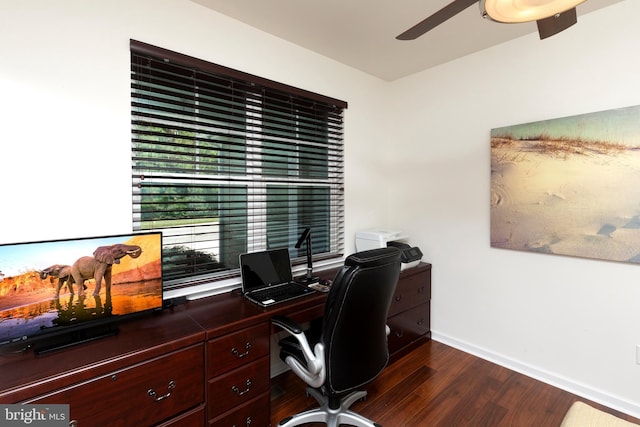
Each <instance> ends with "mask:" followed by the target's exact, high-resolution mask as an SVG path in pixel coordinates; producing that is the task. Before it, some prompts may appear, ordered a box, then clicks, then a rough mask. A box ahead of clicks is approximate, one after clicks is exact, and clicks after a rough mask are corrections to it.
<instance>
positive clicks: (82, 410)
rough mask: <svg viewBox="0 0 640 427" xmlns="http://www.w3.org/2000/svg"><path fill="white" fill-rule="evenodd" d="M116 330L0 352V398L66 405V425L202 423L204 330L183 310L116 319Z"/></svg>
mask: <svg viewBox="0 0 640 427" xmlns="http://www.w3.org/2000/svg"><path fill="white" fill-rule="evenodd" d="M119 329H120V333H119V334H118V335H116V336H112V337H108V338H104V339H100V340H96V341H93V342H90V343H85V344H80V345H78V346H74V347H70V348H66V349H62V350H59V351H55V352H52V353H48V354H46V355H40V356H36V355H35V354H34V353H33V352H25V353H21V354H15V355H12V356H8V357H2V358H0V402H1V403H34V404H47V403H52V404H54V403H57V404H69V411H70V414H69V415H70V422H69V425H70V426H77V427H87V426H89V427H93V426H107V425H108V426H127V427H128V426H136V427H138V426H140V427H144V426H162V427H173V426H186V425H188V426H203V425H205V377H204V373H205V342H204V338H205V333H204V330H203V329H202V327H201V326H200V325H198V324H197V323H196V322H194V321H193V319H191V318H190V317H189V316H187V315H186V314H185V313H184V312H182V313H181V312H172V311H171V310H166V311H164V312H163V313H157V314H153V315H150V316H148V317H144V318H140V319H135V320H130V321H127V322H122V323H121V324H120V325H119Z"/></svg>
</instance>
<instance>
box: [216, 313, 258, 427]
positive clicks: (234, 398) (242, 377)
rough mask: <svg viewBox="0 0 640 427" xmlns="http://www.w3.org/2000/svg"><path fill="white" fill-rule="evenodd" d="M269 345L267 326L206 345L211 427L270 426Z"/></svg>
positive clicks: (243, 330)
mask: <svg viewBox="0 0 640 427" xmlns="http://www.w3.org/2000/svg"><path fill="white" fill-rule="evenodd" d="M269 343H270V325H269V323H268V322H262V323H260V324H258V325H255V326H251V327H248V328H244V329H241V330H239V331H235V332H232V333H230V334H226V335H223V336H221V337H216V338H213V339H210V340H209V341H208V342H207V410H208V420H209V424H210V425H221V426H222V425H229V426H232V425H236V426H244V425H252V426H265V427H266V426H267V425H268V424H269V414H270V412H269V403H268V402H269ZM265 402H267V403H266V405H265V404H264V403H265Z"/></svg>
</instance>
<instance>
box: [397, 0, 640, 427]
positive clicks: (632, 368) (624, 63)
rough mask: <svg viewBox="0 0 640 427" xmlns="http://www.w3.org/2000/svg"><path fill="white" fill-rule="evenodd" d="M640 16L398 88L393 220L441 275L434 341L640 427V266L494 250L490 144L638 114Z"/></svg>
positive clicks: (508, 49) (613, 16) (581, 29)
mask: <svg viewBox="0 0 640 427" xmlns="http://www.w3.org/2000/svg"><path fill="white" fill-rule="evenodd" d="M638 16H640V2H637V1H631V0H628V1H624V2H622V3H619V4H616V5H613V6H610V7H608V8H606V9H604V10H600V11H598V12H594V13H591V14H589V15H586V16H582V17H580V18H579V22H578V24H577V25H576V26H574V27H572V28H571V29H569V30H567V31H565V32H564V33H561V34H558V35H557V36H555V37H552V38H550V39H546V40H544V41H540V40H539V39H538V37H537V35H536V34H532V35H530V36H526V37H523V38H520V39H518V40H515V41H512V42H508V43H505V44H503V45H500V46H497V47H494V48H491V49H489V50H486V51H483V52H480V53H477V54H474V55H470V56H468V57H465V58H462V59H460V60H457V61H454V62H451V63H448V64H445V65H443V66H440V67H438V68H435V69H431V70H427V71H425V72H422V73H419V74H416V75H413V76H409V77H407V78H404V79H402V80H399V81H396V82H394V83H392V84H391V86H392V88H393V91H392V96H393V99H394V102H395V103H396V104H397V105H395V106H394V108H395V109H396V111H397V113H398V117H402V118H403V120H404V121H406V122H407V123H408V124H409V125H407V123H405V124H404V126H402V127H399V126H396V127H394V128H393V130H394V131H395V132H396V135H397V137H396V140H397V143H401V144H402V146H403V150H402V151H401V152H398V150H396V149H394V150H389V154H390V155H392V154H394V153H395V154H397V155H396V156H395V159H394V163H395V165H396V167H397V169H398V170H402V171H403V174H400V175H396V176H395V186H396V188H397V191H396V192H394V193H393V194H392V198H391V200H390V203H389V206H393V207H394V208H393V209H392V210H390V212H389V216H388V218H389V219H388V222H389V223H390V224H398V225H399V226H401V227H402V228H404V229H405V230H407V231H408V232H409V235H411V236H412V237H413V240H414V243H415V244H417V245H418V246H420V248H421V249H422V250H423V252H424V253H425V259H427V260H429V261H430V262H432V263H433V301H432V307H433V311H432V329H433V332H434V337H435V338H436V339H438V340H441V341H444V342H447V343H450V344H453V345H455V346H458V347H460V348H463V349H466V350H468V351H470V352H473V353H476V354H479V355H482V356H484V357H487V358H489V359H492V360H495V361H498V362H500V363H502V364H504V365H507V366H510V367H513V368H516V369H517V370H520V371H523V372H526V373H528V374H530V375H533V376H536V377H538V378H542V379H544V380H545V381H547V382H551V383H554V384H557V385H560V386H562V387H564V388H567V389H570V390H573V391H575V392H578V393H580V394H582V395H586V396H589V397H591V398H594V399H596V400H599V401H602V402H605V403H607V404H609V405H611V406H614V407H617V408H618V409H622V410H624V411H626V412H628V413H633V414H635V415H636V416H638V415H640V386H639V384H640V366H639V365H637V364H636V345H637V344H640V309H639V304H640V303H639V301H640V280H639V278H640V266H638V265H630V264H623V263H614V262H604V261H595V260H585V259H578V258H571V257H561V256H554V255H544V254H534V253H526V252H515V251H508V250H499V249H492V248H491V247H490V244H489V227H490V221H489V206H490V188H489V187H490V158H489V156H490V145H489V133H490V130H491V129H492V128H495V127H500V126H506V125H512V124H519V123H526V122H531V121H537V120H543V119H551V118H557V117H564V116H571V115H575V114H581V113H589V112H595V111H602V110H607V109H611V108H618V107H626V106H631V105H638V104H640V78H639V76H640V55H638V52H637V46H639V45H640V27H638V25H637V17H638ZM639 126H640V123H639ZM409 179H411V180H413V181H414V183H415V185H414V186H413V187H410V186H408V183H407V180H409ZM629 185H640V183H636V182H633V183H629ZM408 188H410V190H409V189H408ZM619 191H625V189H624V188H620V189H619ZM638 203H639V206H640V201H638ZM639 241H640V236H639Z"/></svg>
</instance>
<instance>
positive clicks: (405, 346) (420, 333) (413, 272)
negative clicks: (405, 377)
mask: <svg viewBox="0 0 640 427" xmlns="http://www.w3.org/2000/svg"><path fill="white" fill-rule="evenodd" d="M387 322H388V323H387V324H388V325H389V327H390V328H391V333H390V334H389V354H390V357H391V360H392V361H394V360H397V359H398V358H399V357H400V356H402V355H403V354H406V353H407V352H409V351H410V350H411V349H412V348H413V347H415V346H416V345H418V344H419V343H421V342H423V341H425V340H427V339H429V338H431V264H427V263H421V264H419V265H418V266H416V267H413V268H410V269H407V270H404V271H402V272H400V279H399V280H398V285H397V286H396V292H395V294H394V296H393V301H392V303H391V307H390V308H389V317H388V320H387Z"/></svg>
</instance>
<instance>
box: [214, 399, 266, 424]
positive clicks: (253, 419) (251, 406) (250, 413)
mask: <svg viewBox="0 0 640 427" xmlns="http://www.w3.org/2000/svg"><path fill="white" fill-rule="evenodd" d="M270 404H271V396H270V395H269V393H268V392H264V393H262V395H261V396H260V397H258V398H257V399H254V400H252V401H251V402H248V403H247V404H245V405H243V406H241V407H239V408H238V409H236V410H234V411H233V412H231V413H227V414H225V415H223V416H221V417H220V418H216V419H215V420H213V421H210V422H209V426H210V427H232V426H236V427H267V426H269V425H270V424H269V423H270V422H271V420H270V414H271V411H270V410H269V405H270Z"/></svg>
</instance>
